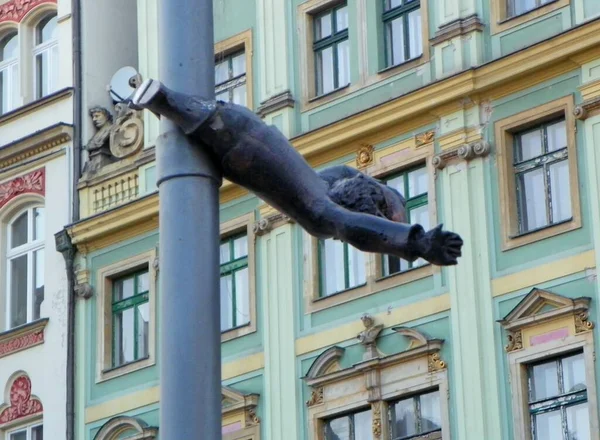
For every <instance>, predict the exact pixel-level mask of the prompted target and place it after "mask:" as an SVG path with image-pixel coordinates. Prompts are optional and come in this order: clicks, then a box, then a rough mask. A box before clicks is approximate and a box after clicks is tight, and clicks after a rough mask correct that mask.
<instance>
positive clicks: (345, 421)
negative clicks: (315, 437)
mask: <svg viewBox="0 0 600 440" xmlns="http://www.w3.org/2000/svg"><path fill="white" fill-rule="evenodd" d="M350 423H351V421H350V417H349V416H344V417H339V418H337V419H333V420H331V421H329V422H327V424H326V425H325V439H326V440H354V439H353V438H352V437H351V436H350Z"/></svg>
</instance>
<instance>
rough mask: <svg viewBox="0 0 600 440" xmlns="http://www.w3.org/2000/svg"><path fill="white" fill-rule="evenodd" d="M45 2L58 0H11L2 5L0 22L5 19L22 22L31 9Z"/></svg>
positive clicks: (0, 6)
mask: <svg viewBox="0 0 600 440" xmlns="http://www.w3.org/2000/svg"><path fill="white" fill-rule="evenodd" d="M43 3H53V4H55V3H56V0H11V1H9V2H6V3H4V4H3V5H0V23H2V22H5V21H14V22H17V23H18V22H20V21H21V20H23V17H25V16H26V15H27V13H28V12H29V11H31V10H32V9H33V8H35V7H36V6H38V5H41V4H43Z"/></svg>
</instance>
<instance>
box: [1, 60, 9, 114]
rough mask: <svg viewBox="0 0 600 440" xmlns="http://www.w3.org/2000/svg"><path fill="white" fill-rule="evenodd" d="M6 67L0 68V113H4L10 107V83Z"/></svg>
mask: <svg viewBox="0 0 600 440" xmlns="http://www.w3.org/2000/svg"><path fill="white" fill-rule="evenodd" d="M8 75H9V71H8V69H5V70H0V114H3V113H6V112H8V111H10V109H11V105H10V104H11V103H10V95H11V93H10V85H9V84H8V81H9V79H8Z"/></svg>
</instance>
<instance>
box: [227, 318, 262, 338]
mask: <svg viewBox="0 0 600 440" xmlns="http://www.w3.org/2000/svg"><path fill="white" fill-rule="evenodd" d="M255 331H256V323H253V322H252V321H251V322H249V323H247V324H244V325H238V326H237V327H233V328H230V329H227V330H224V331H221V342H227V341H231V340H232V339H236V338H241V337H242V336H246V335H249V334H250V333H254V332H255Z"/></svg>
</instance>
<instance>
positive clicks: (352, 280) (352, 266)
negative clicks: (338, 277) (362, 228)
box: [348, 245, 367, 287]
mask: <svg viewBox="0 0 600 440" xmlns="http://www.w3.org/2000/svg"><path fill="white" fill-rule="evenodd" d="M348 271H349V274H348V275H349V286H348V287H355V286H358V285H360V284H364V283H365V282H366V281H367V278H366V274H365V254H364V253H363V252H361V251H359V250H358V249H356V248H353V247H352V246H350V245H348Z"/></svg>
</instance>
